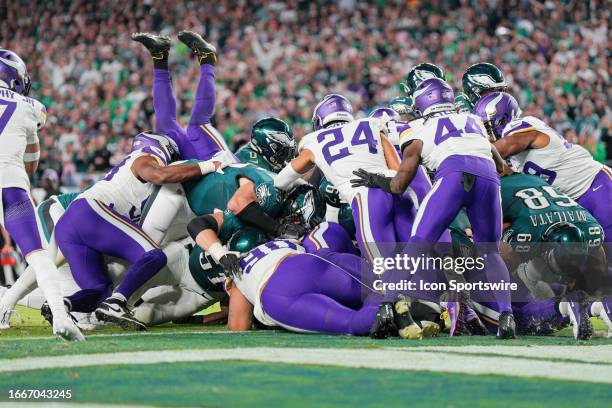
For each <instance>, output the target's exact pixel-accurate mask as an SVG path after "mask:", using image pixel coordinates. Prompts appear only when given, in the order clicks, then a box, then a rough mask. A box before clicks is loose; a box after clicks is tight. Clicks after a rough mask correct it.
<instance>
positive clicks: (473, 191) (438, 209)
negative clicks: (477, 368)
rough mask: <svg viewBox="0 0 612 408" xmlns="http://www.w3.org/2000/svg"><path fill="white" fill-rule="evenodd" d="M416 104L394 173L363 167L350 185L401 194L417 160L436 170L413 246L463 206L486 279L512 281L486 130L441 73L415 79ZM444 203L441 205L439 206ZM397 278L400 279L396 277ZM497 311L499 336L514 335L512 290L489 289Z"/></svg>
mask: <svg viewBox="0 0 612 408" xmlns="http://www.w3.org/2000/svg"><path fill="white" fill-rule="evenodd" d="M413 97H414V101H415V109H416V110H417V112H418V113H419V114H420V115H421V116H422V117H421V119H419V120H417V121H413V122H411V123H410V127H409V128H408V129H406V130H404V131H403V132H402V134H401V135H400V143H401V147H402V151H403V160H402V164H401V166H400V168H399V170H398V172H397V175H396V176H395V177H389V176H387V175H385V174H379V173H374V172H371V171H366V170H357V171H355V175H356V176H357V178H356V179H353V181H352V183H353V185H354V186H367V187H370V188H380V189H382V190H384V191H386V192H388V193H392V194H401V193H403V192H404V191H405V189H406V187H407V186H408V184H409V183H410V182H411V181H412V179H413V178H414V176H415V174H416V172H417V171H418V166H419V163H421V162H422V163H423V164H424V165H425V166H426V167H427V168H428V169H429V170H431V171H435V172H436V173H435V180H436V181H435V183H434V186H433V188H432V190H431V191H430V192H429V194H428V195H427V197H426V198H425V200H424V201H423V203H422V205H421V206H420V207H419V209H418V213H417V216H416V220H415V222H414V224H413V226H412V231H411V237H410V240H409V241H408V242H409V243H411V244H416V245H411V246H410V247H409V248H408V251H409V252H410V251H413V250H415V249H416V247H418V246H422V245H424V246H425V247H427V246H431V245H433V243H436V242H437V241H438V240H439V239H440V236H441V235H442V233H443V232H444V231H445V230H447V228H448V227H449V225H450V224H451V222H452V221H453V219H454V218H455V217H456V216H457V214H458V213H459V211H460V210H461V208H462V207H465V208H466V212H467V215H468V218H469V220H470V222H471V225H472V231H473V235H474V241H476V242H477V243H483V244H484V243H488V245H481V248H480V250H481V253H483V254H486V255H487V256H486V257H485V258H486V260H485V271H486V279H487V280H488V281H489V282H499V283H502V282H506V283H509V282H510V277H509V274H508V269H507V268H506V265H505V264H504V262H503V260H502V258H501V256H500V254H499V250H498V245H499V242H500V239H501V221H502V218H501V215H502V214H501V203H500V198H499V193H500V187H499V177H498V175H497V172H496V166H495V161H494V160H493V150H494V149H493V148H492V146H491V145H490V143H489V141H488V138H487V131H486V129H485V128H484V126H483V123H482V121H480V120H479V118H478V117H477V116H474V115H471V114H467V113H458V112H456V110H455V105H454V93H453V90H452V88H451V87H450V86H449V85H448V84H447V83H446V82H445V81H443V80H441V79H439V78H431V79H427V80H425V81H423V82H421V83H420V84H419V86H418V87H417V88H416V90H415V92H414V94H413ZM440 203H444V205H440ZM394 280H395V281H400V279H397V278H396V279H394ZM492 295H493V297H494V299H495V302H496V308H497V310H498V311H499V312H500V320H499V329H498V333H497V337H498V338H500V339H507V338H514V337H515V323H514V318H513V316H512V308H511V304H510V291H509V290H506V289H505V288H501V289H500V290H496V291H492Z"/></svg>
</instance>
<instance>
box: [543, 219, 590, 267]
mask: <svg viewBox="0 0 612 408" xmlns="http://www.w3.org/2000/svg"><path fill="white" fill-rule="evenodd" d="M542 242H543V243H544V244H545V246H544V248H543V251H542V252H543V253H544V254H545V259H547V261H548V264H549V266H550V267H551V269H552V270H553V271H555V272H557V273H559V274H561V275H567V274H568V273H567V272H569V271H572V270H576V269H580V268H581V267H582V265H584V263H585V262H586V260H587V257H588V254H589V246H588V243H587V242H586V239H585V236H584V233H583V232H582V230H581V229H580V228H578V227H577V226H576V225H574V224H572V223H569V222H557V223H555V224H553V225H551V226H550V227H548V229H547V230H546V231H545V232H544V234H543V235H542Z"/></svg>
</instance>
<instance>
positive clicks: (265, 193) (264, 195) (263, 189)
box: [255, 184, 272, 205]
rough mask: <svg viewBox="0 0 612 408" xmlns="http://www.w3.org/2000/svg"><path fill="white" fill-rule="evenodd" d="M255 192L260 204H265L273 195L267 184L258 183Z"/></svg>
mask: <svg viewBox="0 0 612 408" xmlns="http://www.w3.org/2000/svg"><path fill="white" fill-rule="evenodd" d="M255 194H256V195H257V202H258V203H259V205H264V203H265V202H266V200H267V199H268V197H270V196H271V195H272V193H271V192H270V188H269V187H268V185H267V184H260V185H258V186H257V188H256V189H255Z"/></svg>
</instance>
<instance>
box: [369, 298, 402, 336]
mask: <svg viewBox="0 0 612 408" xmlns="http://www.w3.org/2000/svg"><path fill="white" fill-rule="evenodd" d="M394 332H397V327H396V326H395V316H394V313H393V305H392V304H391V302H384V303H381V304H380V306H379V307H378V311H377V312H376V318H375V319H374V323H373V324H372V328H371V329H370V337H371V338H373V339H386V338H387V337H389V336H391V335H392V334H393V333H394Z"/></svg>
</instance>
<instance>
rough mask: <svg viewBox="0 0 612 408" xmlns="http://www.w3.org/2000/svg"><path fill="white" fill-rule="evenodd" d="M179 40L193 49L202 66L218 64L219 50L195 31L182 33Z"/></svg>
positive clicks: (179, 34)
mask: <svg viewBox="0 0 612 408" xmlns="http://www.w3.org/2000/svg"><path fill="white" fill-rule="evenodd" d="M178 39H179V41H180V42H182V43H183V44H185V45H186V46H187V47H189V48H190V49H191V51H192V52H193V53H194V54H195V55H196V56H197V57H198V60H199V61H200V64H212V65H214V64H215V63H216V62H217V48H215V46H214V45H212V44H210V43H209V42H206V40H204V38H202V36H201V35H200V34H198V33H195V32H193V31H180V32H179V33H178Z"/></svg>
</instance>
